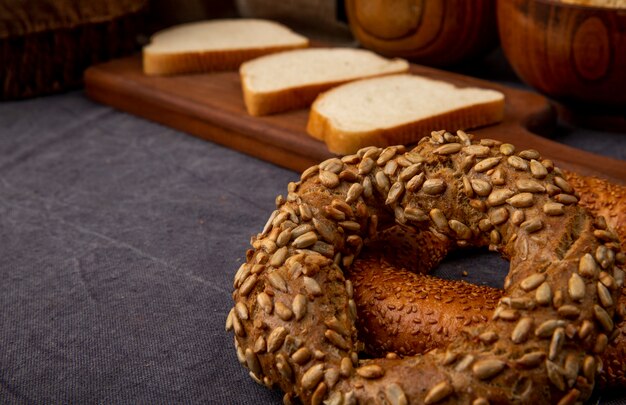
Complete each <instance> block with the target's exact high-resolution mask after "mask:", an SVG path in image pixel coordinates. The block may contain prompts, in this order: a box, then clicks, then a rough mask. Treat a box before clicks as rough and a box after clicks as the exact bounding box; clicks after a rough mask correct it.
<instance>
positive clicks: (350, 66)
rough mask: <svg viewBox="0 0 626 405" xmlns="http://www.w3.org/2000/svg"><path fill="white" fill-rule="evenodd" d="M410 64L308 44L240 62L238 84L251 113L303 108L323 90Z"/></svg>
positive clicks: (369, 52) (396, 69)
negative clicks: (305, 47) (309, 45)
mask: <svg viewBox="0 0 626 405" xmlns="http://www.w3.org/2000/svg"><path fill="white" fill-rule="evenodd" d="M408 70H409V64H408V63H407V62H406V61H405V60H402V59H393V60H389V59H385V58H383V57H381V56H378V55H376V54H375V53H373V52H371V51H367V50H364V49H352V48H309V49H297V50H292V51H286V52H280V53H276V54H273V55H267V56H263V57H260V58H257V59H254V60H251V61H249V62H246V63H244V64H243V65H241V68H240V69H239V73H240V75H241V86H242V89H243V96H244V101H245V104H246V109H247V110H248V113H249V114H251V115H257V116H258V115H267V114H271V113H276V112H281V111H286V110H293V109H297V108H304V107H307V106H309V105H311V103H312V102H313V100H315V98H316V97H317V96H318V94H320V93H321V92H323V91H326V90H328V89H330V88H332V87H335V86H338V85H339V84H342V83H346V82H349V81H353V80H357V79H362V78H366V77H373V76H382V75H388V74H393V73H402V72H406V71H408Z"/></svg>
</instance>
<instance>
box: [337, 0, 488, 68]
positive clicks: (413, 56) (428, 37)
mask: <svg viewBox="0 0 626 405" xmlns="http://www.w3.org/2000/svg"><path fill="white" fill-rule="evenodd" d="M345 4H346V11H347V14H348V19H349V22H350V28H351V30H352V33H353V34H354V36H355V37H356V38H357V39H358V40H359V42H360V43H361V45H363V46H364V47H365V48H369V49H371V50H374V51H376V52H378V53H380V54H382V55H385V56H399V57H402V58H407V59H410V60H411V61H413V62H416V63H420V64H425V65H430V66H448V65H453V64H458V63H461V62H465V61H468V60H471V59H474V58H476V57H479V56H484V55H485V54H486V53H487V52H488V51H490V50H493V48H494V47H495V46H496V44H497V43H498V33H497V28H496V27H497V25H496V2H495V0H472V1H466V0H440V1H432V0H431V1H429V0H393V1H387V0H346V3H345Z"/></svg>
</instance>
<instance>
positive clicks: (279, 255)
mask: <svg viewBox="0 0 626 405" xmlns="http://www.w3.org/2000/svg"><path fill="white" fill-rule="evenodd" d="M287 254H289V250H288V249H287V246H283V247H281V248H280V249H278V250H277V251H276V252H274V254H273V255H272V258H271V259H270V263H269V264H270V266H274V267H280V266H282V265H283V263H285V260H286V259H287ZM272 274H274V273H272Z"/></svg>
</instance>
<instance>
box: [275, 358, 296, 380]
mask: <svg viewBox="0 0 626 405" xmlns="http://www.w3.org/2000/svg"><path fill="white" fill-rule="evenodd" d="M276 368H277V369H278V372H279V373H280V375H281V376H282V377H283V378H284V379H285V380H287V381H290V382H291V381H292V378H293V371H292V370H291V366H290V365H289V363H287V359H286V358H285V355H284V354H282V353H279V354H277V355H276Z"/></svg>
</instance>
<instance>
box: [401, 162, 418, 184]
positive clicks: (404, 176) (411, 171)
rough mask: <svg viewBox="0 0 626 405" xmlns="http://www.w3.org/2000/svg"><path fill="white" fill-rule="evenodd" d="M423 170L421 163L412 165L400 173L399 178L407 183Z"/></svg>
mask: <svg viewBox="0 0 626 405" xmlns="http://www.w3.org/2000/svg"><path fill="white" fill-rule="evenodd" d="M421 169H422V164H421V163H415V164H412V165H411V166H409V167H406V168H404V169H403V170H402V171H401V172H400V176H399V178H400V180H402V181H407V180H409V179H410V178H412V177H413V176H415V175H416V174H418V173H419V172H420V170H421Z"/></svg>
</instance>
